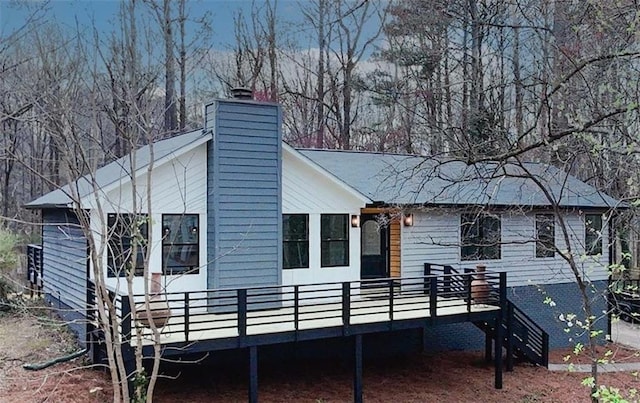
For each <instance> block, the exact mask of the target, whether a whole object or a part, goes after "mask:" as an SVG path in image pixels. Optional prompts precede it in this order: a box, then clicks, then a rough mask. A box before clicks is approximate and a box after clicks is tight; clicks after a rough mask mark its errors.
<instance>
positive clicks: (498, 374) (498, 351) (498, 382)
mask: <svg viewBox="0 0 640 403" xmlns="http://www.w3.org/2000/svg"><path fill="white" fill-rule="evenodd" d="M498 316H502V315H500V314H499V315H498ZM495 329H496V334H495V339H494V342H495V354H494V357H493V360H494V365H495V388H496V389H502V337H503V335H502V318H501V317H498V318H496V322H495Z"/></svg>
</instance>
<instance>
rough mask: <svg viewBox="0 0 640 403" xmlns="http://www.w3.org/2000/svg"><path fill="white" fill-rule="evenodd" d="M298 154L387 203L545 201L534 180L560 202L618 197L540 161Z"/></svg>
mask: <svg viewBox="0 0 640 403" xmlns="http://www.w3.org/2000/svg"><path fill="white" fill-rule="evenodd" d="M298 151H299V152H300V153H302V154H303V155H305V156H306V157H307V158H309V159H310V160H312V161H313V162H315V163H316V164H318V165H320V166H321V167H322V168H324V169H326V170H327V171H329V172H330V173H331V174H333V175H335V176H336V177H338V178H339V179H341V180H342V181H344V182H345V183H346V184H348V185H349V186H351V187H353V188H355V189H356V190H358V191H359V192H360V193H362V194H364V195H366V196H367V197H369V198H370V199H371V201H375V202H384V203H388V204H402V205H409V204H434V205H485V204H488V205H499V206H512V205H517V206H532V207H534V206H549V205H550V204H551V203H550V202H549V200H548V199H547V198H546V197H545V195H544V193H543V192H542V191H541V190H540V187H539V186H537V185H536V183H535V180H534V179H532V178H527V177H525V176H529V174H530V175H531V176H532V177H533V178H535V179H537V180H539V181H540V182H541V183H543V184H544V185H545V188H546V189H548V190H549V192H550V194H551V195H552V197H553V198H554V200H556V201H557V202H559V205H560V206H562V207H582V208H609V207H619V206H620V202H619V201H617V200H615V199H614V198H612V197H610V196H608V195H606V194H604V193H602V192H599V191H598V190H597V189H595V188H594V187H593V186H590V185H588V184H586V183H584V182H582V181H580V180H578V179H577V178H575V177H573V176H571V175H567V174H566V173H565V172H563V171H562V170H559V169H557V168H555V167H553V166H550V165H546V164H541V163H526V164H524V165H523V167H520V166H517V165H515V164H512V163H506V164H502V165H498V164H495V163H485V164H476V165H467V164H465V163H464V162H461V161H444V162H443V161H437V160H435V159H433V158H426V157H420V156H406V155H397V154H383V153H371V152H357V151H356V152H354V151H330V150H308V149H299V150H298Z"/></svg>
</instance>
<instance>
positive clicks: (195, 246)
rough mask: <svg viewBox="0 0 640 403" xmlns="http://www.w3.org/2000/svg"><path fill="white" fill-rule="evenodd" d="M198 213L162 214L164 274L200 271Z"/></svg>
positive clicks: (196, 272)
mask: <svg viewBox="0 0 640 403" xmlns="http://www.w3.org/2000/svg"><path fill="white" fill-rule="evenodd" d="M199 234H200V227H199V216H198V214H163V215H162V271H163V273H164V274H198V273H199V272H200V237H199Z"/></svg>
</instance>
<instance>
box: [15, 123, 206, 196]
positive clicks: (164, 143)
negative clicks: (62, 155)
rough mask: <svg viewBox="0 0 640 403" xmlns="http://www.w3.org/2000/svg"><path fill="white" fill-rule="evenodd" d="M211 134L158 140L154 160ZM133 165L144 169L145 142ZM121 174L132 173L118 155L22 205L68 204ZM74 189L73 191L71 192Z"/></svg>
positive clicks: (147, 158)
mask: <svg viewBox="0 0 640 403" xmlns="http://www.w3.org/2000/svg"><path fill="white" fill-rule="evenodd" d="M210 136H211V134H210V133H208V132H206V131H204V130H196V131H192V132H189V133H185V134H182V135H179V136H176V137H172V138H170V139H166V140H160V141H157V142H155V143H153V160H154V162H157V161H159V160H161V159H163V158H165V157H167V156H169V155H170V154H176V155H178V154H180V152H181V151H182V150H183V149H185V148H187V147H188V146H189V145H191V144H193V143H194V142H198V140H200V139H205V138H208V137H210ZM135 158H136V159H135V169H136V170H140V169H146V167H147V166H148V165H149V163H150V161H151V153H150V148H149V146H148V145H146V146H143V147H141V148H139V149H138V150H137V151H136V154H135ZM124 177H131V166H130V164H129V157H128V156H125V157H122V158H120V159H117V160H115V161H113V162H111V163H109V164H107V165H105V166H103V167H102V168H99V169H98V170H96V172H95V173H94V174H93V175H85V176H83V177H82V178H80V179H78V180H76V181H74V182H71V183H70V184H68V185H65V186H63V187H62V188H60V189H56V190H54V191H52V192H50V193H47V194H45V195H44V196H41V197H39V198H37V199H35V200H33V201H31V202H29V203H27V204H26V205H25V207H27V208H48V207H67V206H70V205H71V203H72V201H73V199H75V198H74V197H72V195H74V194H75V195H78V196H79V199H82V198H83V197H85V196H87V195H89V194H91V193H92V192H93V190H94V185H93V184H92V181H94V183H95V189H104V188H105V187H108V186H109V185H111V184H113V183H115V182H117V181H119V180H121V179H122V178H124ZM72 190H73V192H72Z"/></svg>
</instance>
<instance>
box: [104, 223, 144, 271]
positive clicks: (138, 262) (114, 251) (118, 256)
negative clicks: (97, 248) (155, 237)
mask: <svg viewBox="0 0 640 403" xmlns="http://www.w3.org/2000/svg"><path fill="white" fill-rule="evenodd" d="M107 230H108V233H107V236H108V237H109V241H108V250H107V275H108V276H109V277H116V276H120V277H122V276H126V274H127V272H128V271H129V270H132V269H133V270H134V271H135V275H136V276H141V275H142V274H143V271H144V258H145V253H146V245H147V240H148V239H149V237H148V234H149V226H148V216H147V215H146V214H108V215H107ZM134 241H135V242H137V254H136V257H135V262H132V261H131V253H132V251H133V245H132V242H134ZM132 266H133V267H132Z"/></svg>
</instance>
